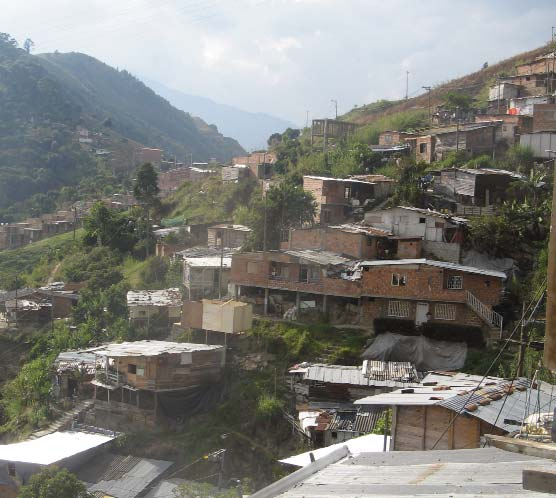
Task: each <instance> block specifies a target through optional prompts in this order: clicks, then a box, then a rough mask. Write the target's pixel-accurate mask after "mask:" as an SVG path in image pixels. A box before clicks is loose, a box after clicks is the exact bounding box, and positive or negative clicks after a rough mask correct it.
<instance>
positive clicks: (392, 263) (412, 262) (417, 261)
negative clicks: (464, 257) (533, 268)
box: [356, 258, 506, 279]
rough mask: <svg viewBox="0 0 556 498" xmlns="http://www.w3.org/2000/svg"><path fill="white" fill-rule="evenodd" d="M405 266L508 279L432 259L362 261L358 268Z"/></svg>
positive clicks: (493, 271) (487, 271) (500, 274)
mask: <svg viewBox="0 0 556 498" xmlns="http://www.w3.org/2000/svg"><path fill="white" fill-rule="evenodd" d="M405 265H428V266H436V267H438V268H446V269H448V270H455V271H462V272H464V273H476V274H478V275H488V276H490V277H496V278H503V279H505V278H506V274H505V273H504V272H501V271H495V270H485V269H483V268H475V267H473V266H463V265H458V264H456V263H448V262H445V261H434V260H432V259H424V258H421V259H389V260H385V259H379V260H375V261H361V262H359V263H357V265H356V266H405Z"/></svg>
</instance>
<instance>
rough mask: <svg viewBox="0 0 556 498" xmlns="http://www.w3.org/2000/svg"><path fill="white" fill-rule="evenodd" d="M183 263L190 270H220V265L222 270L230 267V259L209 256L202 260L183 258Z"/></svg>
mask: <svg viewBox="0 0 556 498" xmlns="http://www.w3.org/2000/svg"><path fill="white" fill-rule="evenodd" d="M184 263H185V264H186V265H187V266H190V267H192V268H220V264H222V267H223V268H231V267H232V258H231V256H228V257H223V258H222V257H220V256H209V257H204V258H185V260H184Z"/></svg>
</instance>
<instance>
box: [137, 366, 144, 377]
mask: <svg viewBox="0 0 556 498" xmlns="http://www.w3.org/2000/svg"><path fill="white" fill-rule="evenodd" d="M137 375H139V376H141V377H144V376H145V367H137Z"/></svg>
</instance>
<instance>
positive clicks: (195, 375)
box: [90, 340, 225, 423]
mask: <svg viewBox="0 0 556 498" xmlns="http://www.w3.org/2000/svg"><path fill="white" fill-rule="evenodd" d="M90 351H91V352H92V353H94V354H95V356H96V358H98V359H99V360H100V362H101V364H102V368H99V369H98V370H97V372H96V376H95V380H94V381H93V382H92V384H93V385H94V386H95V408H100V409H104V410H108V411H109V412H110V413H112V414H117V413H119V414H123V415H125V416H127V417H128V418H132V419H134V418H136V417H135V416H138V417H139V420H140V421H143V422H146V423H154V422H155V421H156V419H157V418H158V416H159V415H160V413H159V410H160V408H161V407H162V409H163V410H162V411H163V415H165V416H167V417H172V416H180V415H182V414H184V413H186V412H188V411H189V412H190V411H192V410H193V411H194V410H197V409H198V405H199V406H202V405H203V404H205V401H206V400H205V401H203V397H204V394H205V393H206V392H209V391H210V390H211V386H215V385H216V386H217V385H219V384H220V381H221V378H222V371H223V367H224V364H225V348H224V347H222V346H210V345H205V344H190V343H176V342H166V341H148V340H145V341H136V342H124V343H121V344H107V345H105V346H101V347H99V348H93V349H92V350H90ZM96 361H97V360H95V363H96Z"/></svg>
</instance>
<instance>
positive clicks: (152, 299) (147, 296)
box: [127, 288, 182, 306]
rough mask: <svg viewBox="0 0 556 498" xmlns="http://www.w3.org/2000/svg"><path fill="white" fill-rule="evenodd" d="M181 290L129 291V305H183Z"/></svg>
mask: <svg viewBox="0 0 556 498" xmlns="http://www.w3.org/2000/svg"><path fill="white" fill-rule="evenodd" d="M181 304H182V296H181V291H180V290H179V289H177V288H171V289H161V290H137V291H128V293H127V305H128V306H181Z"/></svg>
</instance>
